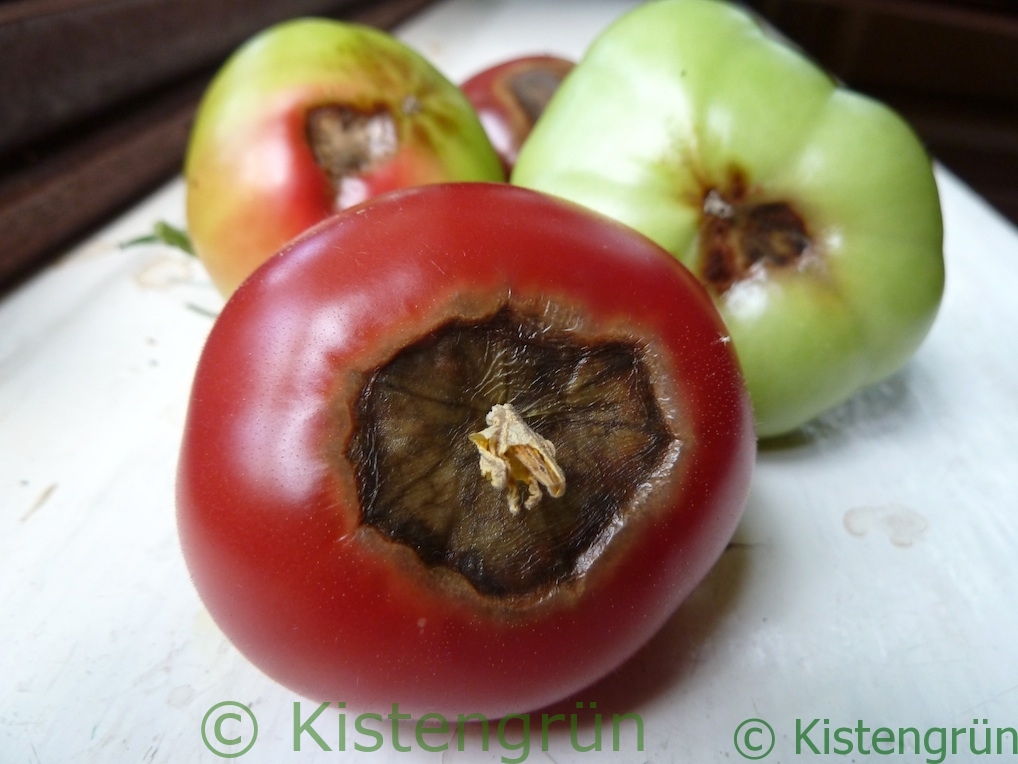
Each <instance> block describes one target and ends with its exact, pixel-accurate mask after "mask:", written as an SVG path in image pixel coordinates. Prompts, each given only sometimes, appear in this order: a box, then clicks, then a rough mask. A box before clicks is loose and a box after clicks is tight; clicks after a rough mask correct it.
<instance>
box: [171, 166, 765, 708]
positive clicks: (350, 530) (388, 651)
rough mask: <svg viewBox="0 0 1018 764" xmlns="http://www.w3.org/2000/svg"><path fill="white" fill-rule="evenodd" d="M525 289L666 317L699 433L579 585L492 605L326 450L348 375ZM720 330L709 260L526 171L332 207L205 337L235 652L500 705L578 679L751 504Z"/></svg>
mask: <svg viewBox="0 0 1018 764" xmlns="http://www.w3.org/2000/svg"><path fill="white" fill-rule="evenodd" d="M464 295H465V296H466V297H467V299H465V298H464ZM509 295H511V296H512V299H514V300H517V299H518V300H525V299H528V298H534V299H537V300H540V301H548V300H553V301H558V300H561V301H563V302H565V303H570V302H571V303H572V304H575V305H581V306H582V308H583V309H584V310H587V311H589V312H590V315H592V316H594V317H595V318H594V319H593V320H595V321H596V322H598V323H601V324H603V325H604V326H606V327H607V326H621V325H626V326H628V327H631V328H632V330H633V331H634V332H635V333H636V334H638V335H641V336H647V337H650V338H652V339H653V342H654V346H655V347H656V348H658V349H659V351H660V354H661V356H662V357H661V358H660V361H661V363H662V364H663V365H664V366H667V367H669V368H671V370H672V374H671V377H672V382H673V384H674V385H675V390H674V393H675V398H676V400H677V401H678V403H677V406H678V407H679V408H681V413H682V423H681V425H677V426H678V427H679V429H681V430H682V432H681V437H682V439H683V446H682V452H681V454H680V466H679V467H678V468H677V469H678V471H679V473H680V477H679V478H678V479H677V480H676V482H675V484H674V485H675V488H674V491H673V493H674V495H672V496H667V497H664V498H665V499H666V500H667V501H666V502H665V508H664V509H663V510H662V511H657V510H655V511H653V512H648V513H646V515H645V516H643V517H641V518H637V519H634V521H633V522H631V523H629V524H627V526H626V527H625V528H624V529H623V530H622V531H621V532H620V533H619V534H618V535H617V536H616V537H615V538H613V540H612V541H611V542H610V543H609V545H608V549H607V550H606V552H605V554H604V555H603V557H602V558H600V559H599V560H598V561H597V562H596V563H594V565H593V566H592V567H591V568H590V570H589V571H588V573H587V574H586V578H585V580H584V585H583V586H582V587H581V588H578V589H576V590H575V591H573V592H572V593H570V594H569V595H563V596H558V595H557V594H556V595H552V596H550V597H548V598H547V599H545V600H544V601H542V602H540V603H537V604H534V605H533V606H532V607H529V608H525V609H522V610H516V611H511V612H499V611H498V609H497V608H494V607H492V606H491V604H490V601H489V602H485V601H484V598H482V597H480V596H479V595H478V596H476V597H473V598H471V597H460V596H450V595H449V594H448V592H446V591H445V590H443V589H442V588H441V587H439V586H436V585H434V582H433V581H431V580H429V577H428V576H425V575H421V571H422V570H424V568H423V566H421V565H420V564H418V563H416V562H414V560H412V559H411V557H412V553H410V552H409V551H408V550H407V548H406V547H402V545H398V544H392V543H390V542H384V541H381V540H380V537H377V536H375V535H372V534H371V533H365V532H363V529H362V528H359V525H360V510H359V502H358V498H357V495H356V492H355V490H354V487H353V481H352V478H351V476H350V475H348V474H343V470H342V469H338V470H337V468H336V463H335V460H331V461H330V457H329V456H328V453H334V452H335V450H336V445H337V438H338V439H339V441H340V442H339V445H340V446H342V438H343V433H342V432H340V433H337V431H336V421H337V419H336V417H337V416H338V417H339V419H340V420H343V417H344V416H346V415H345V414H343V413H342V412H340V414H339V415H337V414H336V413H335V409H336V406H335V404H334V401H335V400H336V398H335V396H336V391H337V389H342V388H343V386H344V385H347V384H348V383H349V384H355V383H356V381H357V380H358V379H360V378H361V377H360V376H359V371H363V370H365V369H370V368H373V367H374V366H377V365H378V364H379V363H381V362H383V361H385V360H386V359H387V357H388V356H390V355H391V354H392V352H394V349H395V348H396V347H398V346H399V345H400V343H405V342H407V341H411V340H413V339H416V338H417V337H419V336H421V335H423V334H424V333H426V332H427V330H428V328H429V327H435V326H437V325H439V324H440V323H444V321H445V320H446V319H447V317H448V310H449V307H448V306H449V305H450V304H453V305H461V306H466V307H465V310H467V311H470V310H472V308H471V307H470V306H471V305H472V304H473V303H472V300H473V299H474V298H479V303H477V304H483V305H482V307H483V306H484V305H487V304H488V303H489V302H490V301H498V300H504V299H506V298H507V296H509ZM725 336H726V335H725V331H724V327H723V324H722V323H721V320H720V318H719V316H718V314H717V312H716V310H715V309H714V308H713V305H712V303H711V301H710V298H709V297H708V296H707V294H706V293H705V292H704V291H703V289H702V288H701V287H700V286H699V284H698V283H697V281H696V279H695V278H694V277H693V276H692V275H691V274H689V272H687V271H686V270H685V269H684V268H683V267H682V266H681V265H679V264H678V263H677V262H675V261H674V259H672V258H670V257H668V256H667V255H665V254H664V253H663V252H662V251H661V250H660V249H658V247H657V246H656V245H654V244H652V243H651V242H650V241H649V240H648V239H645V238H643V237H642V236H640V235H638V234H636V233H635V232H633V231H631V230H630V229H627V228H625V227H623V226H621V225H618V224H616V223H613V222H611V221H608V220H607V219H606V218H602V217H600V216H598V215H596V214H594V213H591V212H589V211H586V210H583V209H581V208H579V207H577V206H574V205H571V204H568V203H564V202H561V201H557V200H554V199H552V198H550V197H546V196H544V195H541V194H537V193H535V192H531V191H528V190H525V189H519V188H514V187H511V186H508V185H497V184H449V185H435V186H428V187H422V188H416V189H411V190H408V191H401V192H396V193H394V194H390V195H387V196H386V197H383V198H380V199H378V200H374V201H372V202H369V203H367V204H365V205H362V206H360V207H357V208H354V209H352V210H349V211H347V212H346V213H343V214H341V215H338V216H336V217H334V218H331V219H330V220H328V221H326V222H324V223H322V224H320V225H319V226H316V227H315V228H313V229H312V230H311V231H309V232H308V233H306V234H305V235H303V236H301V237H300V238H298V239H297V240H296V241H294V242H293V243H291V245H289V246H288V247H287V248H286V249H285V250H284V251H283V252H282V253H281V254H279V255H277V256H276V257H275V258H272V259H271V260H269V261H268V263H267V264H266V265H265V266H263V267H262V268H260V269H259V270H258V271H257V272H256V273H255V274H254V275H253V276H252V277H251V278H250V279H249V280H248V281H246V282H245V283H244V284H243V285H242V287H241V288H240V289H239V290H238V291H237V292H236V293H235V294H234V295H233V297H232V298H231V299H230V301H229V302H228V304H227V305H226V308H225V309H224V311H223V313H222V314H221V316H220V318H219V319H218V321H217V323H216V326H215V328H214V330H213V332H212V334H211V335H210V337H209V340H208V343H207V345H206V347H205V350H204V352H203V355H202V358H201V361H200V364H199V367H198V370H197V373H196V376H195V380H194V387H193V392H192V399H191V405H190V409H189V412H188V419H187V424H186V428H185V434H184V440H183V446H182V451H181V459H180V466H179V479H178V526H179V531H180V536H181V542H182V547H183V551H184V555H185V558H186V561H187V564H188V567H189V569H190V571H191V574H192V576H193V580H194V583H195V585H196V587H197V589H198V591H199V593H200V595H201V597H202V598H203V600H204V602H205V604H206V606H207V607H208V609H209V611H210V613H211V614H212V616H213V618H214V619H215V620H216V622H217V623H218V624H219V625H220V627H221V628H222V629H223V630H224V632H225V633H226V634H227V636H229V638H230V639H231V640H232V641H233V642H234V644H235V645H236V646H237V647H238V648H239V649H240V650H241V652H243V653H244V654H245V655H246V656H247V657H248V658H249V659H250V660H251V661H252V662H253V663H254V664H256V665H257V666H258V667H260V668H261V669H262V670H264V671H265V672H266V673H267V674H268V675H269V676H271V677H273V678H275V679H276V680H277V681H279V682H280V683H282V684H284V685H286V686H288V687H290V688H291V689H293V690H295V691H297V692H299V693H301V694H303V695H306V696H309V697H312V698H318V699H322V700H325V699H329V700H341V701H344V702H348V703H350V704H352V705H354V706H362V707H366V708H388V707H389V706H390V705H391V704H392V703H393V702H398V703H399V704H400V707H401V708H405V709H407V710H411V711H413V710H416V711H418V712H426V711H438V712H443V713H447V714H450V715H452V716H455V714H457V713H483V714H485V715H487V716H489V717H490V718H494V717H497V716H500V715H503V714H506V713H512V712H523V711H527V710H533V709H535V708H538V707H541V706H543V705H545V704H547V703H551V702H554V701H555V700H558V699H561V698H563V697H565V696H567V695H569V694H570V693H572V692H575V691H577V690H579V689H581V688H582V687H584V686H586V685H588V684H590V683H591V682H593V681H595V680H596V679H598V678H599V677H601V676H603V675H604V674H606V673H607V672H609V671H611V670H612V669H614V668H615V667H617V666H618V665H619V664H620V663H621V662H622V661H624V660H625V659H626V658H627V657H629V656H630V655H631V654H632V653H633V652H635V651H636V650H637V649H638V648H639V647H640V646H641V645H642V644H643V643H644V642H646V640H647V639H649V638H650V637H651V636H652V635H653V634H654V632H655V631H656V630H657V629H658V628H659V627H660V626H661V625H662V623H663V622H664V621H665V619H667V617H668V616H669V615H670V614H671V612H672V611H673V610H674V609H675V608H676V607H677V606H678V604H679V603H680V602H681V601H682V600H683V599H684V598H685V597H686V596H687V595H688V594H689V593H690V591H691V590H692V588H693V587H694V586H695V585H696V584H697V583H698V582H699V581H700V580H701V579H702V577H703V576H704V575H705V574H706V572H707V571H708V570H709V568H710V567H711V566H712V565H713V563H714V562H715V561H716V559H717V557H718V556H719V555H720V554H721V552H722V551H723V549H724V547H725V545H726V543H727V542H728V540H729V538H730V537H731V534H732V532H733V531H734V529H735V526H736V524H737V522H738V520H739V517H740V516H741V512H742V509H743V506H744V503H745V499H746V496H747V493H748V487H749V482H750V477H751V473H752V467H753V461H754V457H755V438H754V435H753V419H752V414H751V411H750V406H749V402H748V397H747V395H746V392H745V388H744V385H743V383H742V379H741V376H740V373H739V369H738V365H737V362H736V360H735V357H734V354H733V352H732V350H731V347H730V344H729V343H727V342H726V341H724V339H723V338H724V337H725ZM656 352H657V351H656ZM351 370H353V371H351ZM340 429H341V428H340ZM616 540H619V543H618V544H616ZM602 563H603V564H602Z"/></svg>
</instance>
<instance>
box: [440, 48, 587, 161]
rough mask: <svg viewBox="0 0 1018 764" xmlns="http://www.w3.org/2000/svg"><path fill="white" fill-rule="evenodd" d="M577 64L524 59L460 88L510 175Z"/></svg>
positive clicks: (483, 73) (496, 67)
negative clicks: (535, 126)
mask: <svg viewBox="0 0 1018 764" xmlns="http://www.w3.org/2000/svg"><path fill="white" fill-rule="evenodd" d="M574 66H575V64H574V62H573V61H571V60H569V59H567V58H562V57H561V56H551V55H534V56H521V57H518V58H513V59H510V60H508V61H502V62H500V63H498V64H494V65H492V66H490V67H488V68H487V69H484V70H482V71H480V72H478V73H477V74H475V75H473V76H472V77H470V78H469V79H468V80H466V82H464V83H463V84H462V85H461V86H460V87H461V88H462V90H463V92H464V93H465V94H466V96H467V98H468V99H469V100H470V103H471V104H473V107H474V109H475V110H476V111H477V114H478V116H479V117H480V119H481V124H482V125H483V126H484V130H485V132H486V133H487V134H488V138H490V139H491V143H492V145H493V146H494V147H495V150H496V151H497V152H498V155H499V158H500V159H501V160H502V165H503V167H504V168H505V170H506V174H508V173H510V172H512V168H513V166H514V165H515V164H516V157H517V156H518V155H519V153H520V148H521V147H522V146H523V143H524V142H525V141H526V140H527V136H529V135H530V132H531V130H533V129H534V125H535V124H536V123H537V120H538V119H540V117H541V115H542V114H543V113H544V110H545V107H547V105H548V102H549V101H550V100H551V98H552V96H553V95H555V92H556V91H557V90H558V88H559V85H561V84H562V80H563V79H565V77H566V75H567V74H569V72H570V71H572V69H573V67H574Z"/></svg>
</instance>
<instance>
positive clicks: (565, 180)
mask: <svg viewBox="0 0 1018 764" xmlns="http://www.w3.org/2000/svg"><path fill="white" fill-rule="evenodd" d="M733 167H740V168H741V169H742V170H743V171H744V172H745V174H746V176H747V178H748V181H749V189H750V190H749V199H750V200H752V201H759V202H774V201H783V202H786V203H788V204H790V205H791V206H792V207H793V208H794V209H795V210H797V211H798V212H799V213H800V215H801V217H802V218H803V219H804V220H805V221H806V224H807V228H808V230H809V231H810V233H811V234H812V240H813V243H814V246H815V248H816V250H817V251H818V252H819V254H820V257H819V258H817V260H816V261H815V262H814V263H813V264H812V265H811V266H809V267H804V268H801V269H786V270H783V271H778V270H770V271H767V272H756V273H755V274H752V275H751V277H749V278H746V279H744V280H742V281H740V282H738V283H737V284H735V285H734V286H733V287H732V288H731V289H729V290H728V291H726V292H725V293H723V294H721V295H716V294H715V302H716V304H717V305H718V308H719V309H720V311H721V314H722V316H723V317H724V319H725V322H726V325H727V327H728V329H729V331H730V333H731V338H732V341H733V342H734V344H735V349H736V351H737V353H738V356H739V359H740V362H741V364H742V367H743V372H744V374H745V376H746V382H747V385H748V387H749V391H750V395H751V397H752V399H753V404H754V410H755V415H756V420H757V432H758V434H759V435H760V436H761V437H768V436H774V435H779V434H783V433H787V432H789V431H791V430H794V429H795V428H797V427H799V426H801V425H803V424H805V423H806V422H808V421H809V420H811V419H813V418H814V417H816V416H817V415H818V414H820V413H821V412H823V411H825V410H826V409H828V408H830V407H832V406H834V405H836V404H838V403H841V402H842V401H844V400H846V399H847V398H848V397H850V396H851V395H852V394H853V393H854V392H855V391H856V390H858V389H859V388H860V387H862V386H865V385H868V384H871V383H873V382H876V381H879V380H881V379H884V378H886V377H887V376H889V375H891V374H893V373H894V372H895V371H897V370H898V369H900V368H901V367H902V366H903V365H904V364H905V362H906V361H907V360H908V359H909V357H910V356H911V355H912V354H913V353H914V352H915V350H916V349H917V348H918V346H919V344H920V343H921V342H922V340H923V338H924V337H925V336H926V334H927V332H928V331H929V328H930V326H931V325H932V323H933V319H934V317H935V315H936V313H937V309H938V307H939V304H940V299H941V296H942V293H943V288H944V261H943V224H942V218H941V212H940V202H939V198H938V195H937V188H936V185H935V181H934V176H933V168H932V163H931V160H930V158H929V156H928V155H927V153H926V151H925V150H924V148H923V146H922V145H921V144H920V142H919V141H918V139H917V138H916V136H915V135H914V133H913V132H912V131H911V129H910V128H909V127H908V126H907V125H906V124H905V122H904V121H903V120H902V119H901V118H900V117H898V116H897V115H896V114H895V113H894V112H892V111H891V110H890V109H888V108H887V107H886V106H884V105H882V104H880V103H877V102H875V101H873V100H871V99H868V98H866V97H864V96H861V95H859V94H856V93H853V92H850V91H848V90H845V89H843V88H840V87H838V85H837V83H835V82H834V81H833V80H832V79H831V78H830V77H829V76H828V75H827V74H826V73H824V72H823V71H821V70H820V69H819V68H817V67H816V66H815V65H813V64H812V63H811V62H809V61H807V60H806V59H805V58H803V57H802V56H801V55H800V54H799V53H797V52H796V51H794V50H793V49H792V48H790V47H789V46H788V45H787V44H785V43H784V42H782V41H780V40H778V39H776V38H775V37H774V36H772V35H771V34H770V33H769V32H767V31H765V30H764V28H763V27H762V26H761V25H760V24H759V23H758V22H757V21H756V20H755V19H753V18H752V17H750V16H748V15H747V14H746V13H744V12H743V11H740V10H738V9H737V8H735V7H734V6H731V5H728V4H726V3H723V2H716V1H715V0H658V1H657V2H651V3H648V4H646V5H643V6H640V7H638V8H637V9H635V10H634V11H631V12H630V13H629V14H627V15H626V16H624V17H623V18H621V19H620V20H619V21H618V22H616V23H615V24H614V25H613V26H612V27H610V28H609V29H608V30H607V31H606V32H604V33H603V34H602V36H601V37H600V38H599V39H598V40H596V41H595V43H594V45H593V46H592V47H591V48H590V50H589V51H588V52H587V54H586V56H585V57H584V59H583V60H582V61H581V62H580V64H579V66H577V68H576V69H575V70H574V71H573V73H572V74H571V75H570V76H569V77H567V78H566V80H565V82H564V83H563V84H562V86H561V87H560V89H559V90H558V92H557V94H556V95H555V97H554V98H553V99H552V101H551V103H550V104H549V106H548V108H547V110H546V111H545V113H544V115H543V116H542V117H541V119H540V120H539V122H538V124H537V126H536V128H535V130H534V132H533V133H532V134H531V136H530V138H529V139H528V141H527V143H526V144H525V145H524V147H523V150H522V152H521V154H520V157H519V161H518V163H517V165H516V168H515V171H514V173H513V176H512V182H513V183H515V184H518V185H522V186H528V187H531V188H535V189H538V190H541V191H545V192H548V193H551V194H555V195H557V196H562V197H565V198H567V199H571V200H573V201H575V202H578V203H580V204H584V205H586V206H589V207H592V208H594V209H596V210H598V211H600V212H602V213H605V214H607V215H610V216H612V217H615V218H617V219H618V220H621V221H622V222H624V223H627V224H629V225H631V226H632V227H634V228H636V229H637V230H639V231H641V232H643V233H644V234H646V235H647V236H649V237H650V238H652V239H654V240H655V241H656V242H657V243H658V244H660V245H662V246H663V247H664V248H665V249H667V250H668V251H669V252H671V253H672V254H673V255H675V256H676V257H677V258H678V259H679V260H680V261H681V262H683V263H684V264H685V265H686V266H688V267H689V268H691V269H692V270H693V271H694V272H695V273H701V268H700V262H699V261H700V252H699V246H698V244H699V224H700V220H701V215H702V202H703V198H704V195H705V193H706V191H707V190H709V189H711V188H719V189H723V188H724V187H725V183H726V180H727V178H728V177H729V176H730V173H731V170H732V168H733Z"/></svg>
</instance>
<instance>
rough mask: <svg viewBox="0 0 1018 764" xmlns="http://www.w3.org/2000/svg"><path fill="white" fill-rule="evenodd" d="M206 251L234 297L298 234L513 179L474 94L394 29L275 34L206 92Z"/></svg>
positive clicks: (240, 56) (201, 189)
mask: <svg viewBox="0 0 1018 764" xmlns="http://www.w3.org/2000/svg"><path fill="white" fill-rule="evenodd" d="M184 174H185V176H186V178H187V222H188V228H189V230H190V233H191V239H192V241H193V243H194V249H195V252H196V253H197V254H198V256H199V257H200V258H201V260H202V262H203V263H204V264H205V266H206V268H207V269H208V272H209V275H210V276H211V277H212V280H213V282H214V283H215V284H216V286H217V287H218V288H219V289H220V291H221V292H222V293H223V294H224V295H230V294H231V293H232V292H233V290H235V289H236V288H237V286H238V285H239V284H240V283H241V282H242V281H243V280H244V279H245V278H247V276H248V275H249V274H250V273H251V272H252V271H254V270H255V269H256V268H257V267H258V266H260V265H261V264H262V263H263V262H265V261H266V260H267V259H269V257H271V256H272V255H273V254H274V253H275V252H277V251H278V250H279V249H281V248H282V247H283V246H284V245H285V244H287V243H288V242H289V241H291V240H292V239H293V238H294V237H296V236H297V235H298V234H300V233H302V232H304V231H305V230H306V229H308V228H310V227H311V226H313V225H315V224H317V223H319V222H321V221H322V220H324V219H325V218H327V217H329V216H330V215H332V214H334V213H335V212H338V211H340V210H343V209H346V208H348V207H352V206H354V205H355V204H359V203H360V202H362V201H365V200H366V199H369V198H372V197H375V196H378V195H380V194H383V193H386V192H388V191H392V190H395V189H402V188H408V187H410V186H419V185H425V184H429V183H447V182H454V181H501V180H504V179H505V174H504V171H503V169H502V165H501V163H500V161H499V158H498V155H497V154H496V153H495V149H494V147H492V145H491V143H490V142H489V140H488V137H487V135H485V133H484V128H483V127H482V126H481V123H480V120H479V119H478V117H477V114H476V113H475V112H474V109H473V107H472V106H471V104H470V102H469V101H468V100H467V98H466V96H465V95H464V94H463V93H462V92H461V91H460V89H459V88H457V87H456V86H455V85H454V84H453V83H451V82H450V81H449V80H447V79H446V78H445V76H444V75H442V74H441V73H440V72H439V71H438V70H437V69H435V67H434V66H432V65H431V63H429V62H428V61H427V60H426V59H425V58H424V57H423V56H422V55H421V54H419V53H417V52H416V51H415V50H413V49H411V48H409V47H408V46H406V45H404V44H403V43H402V42H400V41H399V40H397V39H396V38H394V37H392V36H391V35H389V34H388V33H386V32H382V31H380V30H378V29H373V28H371V27H366V26H361V25H359V24H351V23H346V22H342V21H333V20H330V19H318V18H305V19H295V20H292V21H286V22H283V23H280V24H277V25H275V26H273V27H269V28H268V29H266V30H264V31H262V32H261V33H259V34H258V35H256V36H255V37H253V38H252V39H250V40H248V41H247V42H246V43H245V44H244V45H242V46H241V47H240V48H239V49H238V50H237V51H236V52H235V53H234V54H233V55H232V56H231V57H230V59H229V60H228V61H227V62H226V63H225V64H224V65H223V67H222V68H221V69H220V70H219V72H218V73H217V74H216V77H215V79H214V80H213V82H212V84H211V85H210V86H209V89H208V90H207V91H206V93H205V95H204V97H203V99H202V103H201V106H200V107H199V110H198V114H197V116H196V119H195V125H194V129H193V130H192V132H191V136H190V141H189V144H188V150H187V159H186V162H185V168H184Z"/></svg>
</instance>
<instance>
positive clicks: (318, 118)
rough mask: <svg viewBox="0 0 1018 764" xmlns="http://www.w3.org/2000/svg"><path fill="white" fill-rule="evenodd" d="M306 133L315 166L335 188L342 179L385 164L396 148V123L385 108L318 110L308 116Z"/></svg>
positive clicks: (397, 142)
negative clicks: (327, 177)
mask: <svg viewBox="0 0 1018 764" xmlns="http://www.w3.org/2000/svg"><path fill="white" fill-rule="evenodd" d="M306 131H307V141H308V145H309V146H310V147H311V151H312V153H313V154H314V157H315V162H316V163H317V164H318V166H319V167H321V168H322V170H324V171H325V173H326V174H327V175H328V176H329V179H330V180H331V181H332V183H333V185H334V186H336V187H337V188H338V187H339V186H340V185H341V184H342V181H343V179H344V178H349V177H354V176H357V175H360V174H362V173H364V172H366V171H368V170H370V169H372V168H374V167H377V166H378V165H380V164H382V163H383V162H386V161H388V160H389V159H391V158H392V157H393V156H395V154H396V151H397V149H398V148H399V138H398V135H397V131H396V123H395V121H394V120H393V118H392V115H391V114H390V113H389V111H388V110H387V109H386V108H385V107H379V108H377V109H373V110H370V111H359V110H357V109H354V108H352V107H350V106H346V105H328V106H319V107H317V108H314V109H311V110H310V111H309V112H308V114H307V122H306Z"/></svg>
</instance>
